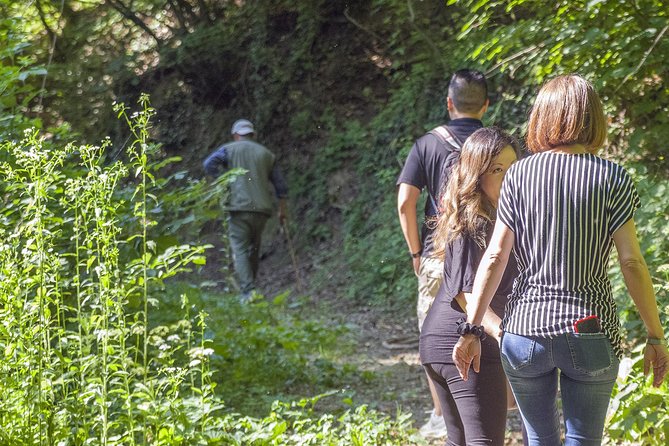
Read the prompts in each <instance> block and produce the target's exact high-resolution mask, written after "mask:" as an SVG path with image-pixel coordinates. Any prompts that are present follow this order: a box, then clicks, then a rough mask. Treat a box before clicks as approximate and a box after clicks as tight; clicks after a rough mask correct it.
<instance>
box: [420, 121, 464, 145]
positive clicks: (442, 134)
mask: <svg viewBox="0 0 669 446" xmlns="http://www.w3.org/2000/svg"><path fill="white" fill-rule="evenodd" d="M428 133H430V134H432V135H434V136H436V137H437V139H438V140H439V141H440V142H441V143H442V144H448V145H449V146H451V147H453V148H455V149H460V148H461V147H462V143H461V142H460V141H459V140H458V138H456V137H455V135H454V134H453V133H452V132H451V131H450V130H449V128H448V127H446V126H445V125H440V126H439V127H435V128H433V129H432V130H430V131H429V132H428Z"/></svg>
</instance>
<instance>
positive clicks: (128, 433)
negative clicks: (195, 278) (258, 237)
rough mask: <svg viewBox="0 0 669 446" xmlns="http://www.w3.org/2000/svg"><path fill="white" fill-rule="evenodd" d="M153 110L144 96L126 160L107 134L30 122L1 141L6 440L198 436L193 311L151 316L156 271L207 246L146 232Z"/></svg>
mask: <svg viewBox="0 0 669 446" xmlns="http://www.w3.org/2000/svg"><path fill="white" fill-rule="evenodd" d="M124 113H125V112H124V111H122V114H123V115H124ZM150 114H151V111H150V109H149V108H146V107H145V108H144V110H143V111H142V112H140V113H138V114H137V115H136V116H135V118H134V119H133V125H134V126H135V127H133V129H134V130H137V131H138V132H137V133H136V136H137V139H136V141H135V142H134V143H133V144H132V145H131V146H130V147H129V149H128V154H129V158H130V162H129V163H128V164H127V165H125V164H122V163H120V162H116V163H112V164H107V165H105V164H104V163H103V160H104V158H103V156H104V153H105V148H106V147H107V146H108V143H105V145H103V146H102V147H92V146H79V147H75V146H73V145H68V146H66V147H52V146H50V145H49V144H48V143H47V142H46V141H45V140H44V139H43V138H41V137H40V136H39V134H38V133H37V132H34V131H29V132H27V133H26V137H25V139H24V140H22V141H20V142H17V143H14V142H8V143H4V144H3V146H2V150H3V151H5V152H6V153H7V154H8V160H7V161H6V162H4V163H2V164H1V165H0V178H1V181H2V182H1V183H0V186H1V188H2V189H1V193H2V196H3V199H4V202H5V206H4V208H3V211H2V214H1V219H0V234H1V239H2V245H3V246H2V249H0V252H1V254H0V313H1V317H2V320H3V324H2V327H0V348H1V349H2V351H3V356H2V358H0V367H1V368H2V372H3V373H2V374H0V388H1V389H2V391H3V392H4V394H6V395H7V396H8V397H7V398H4V399H3V400H2V402H0V412H1V413H2V417H0V431H2V432H3V434H2V435H4V436H5V440H6V443H7V444H17V445H20V444H37V443H39V444H43V443H44V442H46V443H48V444H64V443H62V442H63V441H67V442H69V443H68V444H137V443H151V444H168V443H167V442H166V438H167V436H171V437H172V438H176V437H180V438H189V439H191V440H193V441H199V440H197V439H203V438H204V437H205V433H204V432H205V427H206V425H207V423H208V420H209V419H210V417H211V414H212V413H213V412H214V411H215V410H216V409H217V408H220V407H222V406H221V404H220V402H219V401H218V400H217V399H216V398H215V397H214V395H213V386H212V383H211V379H210V378H211V372H210V370H209V366H208V356H209V355H210V354H211V349H210V348H209V346H208V341H207V340H206V338H204V337H203V336H202V334H203V332H204V330H205V328H206V325H205V322H204V315H203V314H199V315H194V317H191V316H190V315H188V314H184V313H182V318H181V320H180V321H179V323H178V324H175V325H173V326H170V327H165V326H162V327H155V328H153V329H150V326H149V308H150V307H151V303H152V301H153V300H155V298H156V294H155V293H156V292H157V291H159V290H160V286H161V284H162V283H163V281H164V280H166V279H167V278H169V277H171V276H173V275H174V274H176V273H177V272H179V271H182V270H185V269H187V268H188V267H189V265H192V264H199V263H202V262H203V252H204V247H201V246H189V245H173V246H169V247H166V248H165V249H160V250H159V249H157V248H156V245H155V243H153V242H152V240H151V238H150V229H151V228H152V227H153V226H154V222H153V221H151V220H150V215H149V213H148V212H147V210H148V209H149V206H150V205H149V197H150V194H151V193H150V187H151V174H150V172H148V171H147V153H146V150H145V149H146V148H147V140H146V137H147V132H146V130H147V128H148V120H149V118H150ZM66 165H67V168H64V166H66ZM130 171H132V172H133V173H134V177H135V181H133V182H132V183H133V184H134V193H133V195H132V201H131V202H130V203H124V202H122V201H121V200H120V199H119V197H118V195H117V192H118V190H119V185H120V184H121V183H122V182H123V181H128V180H129V178H128V173H129V172H130ZM124 212H125V213H124ZM133 223H134V224H133ZM126 224H127V226H126ZM133 228H135V229H134V230H133V231H131V232H130V233H126V232H125V231H127V230H128V229H131V230H132V229H133ZM129 246H132V247H133V249H128V247H129ZM129 253H136V254H137V256H135V257H133V256H128V255H127V254H129ZM168 434H169V435H168ZM170 444H174V443H170Z"/></svg>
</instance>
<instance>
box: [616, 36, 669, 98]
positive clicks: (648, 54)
mask: <svg viewBox="0 0 669 446" xmlns="http://www.w3.org/2000/svg"><path fill="white" fill-rule="evenodd" d="M668 29H669V25H665V27H664V28H662V30H661V31H660V32H659V33H657V36H655V41H653V44H652V45H651V46H650V48H648V49H647V50H646V52H645V53H644V54H643V57H642V58H641V61H640V62H639V64H638V65H637V66H636V68H635V69H634V70H632V72H631V73H629V74H628V75H627V76H625V77H624V78H623V81H622V82H621V83H620V85H618V88H616V90H615V93H617V92H618V90H620V88H621V87H622V86H623V84H625V82H627V81H628V80H630V79H631V78H632V76H634V75H635V74H636V73H637V72H638V71H639V70H640V69H641V67H642V66H643V64H645V63H646V59H648V56H650V53H652V52H653V49H655V46H656V45H657V42H659V41H660V39H661V38H662V36H664V33H666V32H667V30H668Z"/></svg>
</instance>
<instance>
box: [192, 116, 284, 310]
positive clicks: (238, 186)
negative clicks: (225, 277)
mask: <svg viewBox="0 0 669 446" xmlns="http://www.w3.org/2000/svg"><path fill="white" fill-rule="evenodd" d="M254 133H255V130H254V128H253V124H252V123H251V122H250V121H248V120H246V119H239V120H237V121H235V123H234V124H233V125H232V137H233V139H234V141H232V142H229V143H226V144H223V145H222V146H220V147H219V148H218V149H216V150H215V151H214V153H212V154H211V155H210V156H209V157H208V158H207V159H206V160H205V161H204V170H205V172H206V173H207V175H210V176H213V177H217V176H219V175H220V174H221V173H222V172H223V171H225V170H228V169H234V168H242V169H244V170H245V171H246V173H244V174H242V175H239V176H238V177H237V178H236V179H235V181H234V182H233V183H232V184H231V186H230V197H229V201H228V203H227V205H226V210H227V211H228V230H229V234H228V236H229V238H230V247H231V248H232V255H233V260H234V266H235V273H236V274H237V279H238V282H239V288H240V291H241V296H242V299H243V300H245V301H246V300H248V299H249V298H250V297H251V294H252V292H253V291H254V290H255V278H256V275H257V273H258V257H259V252H260V242H261V236H262V232H263V229H264V227H265V223H266V222H267V219H268V218H269V217H270V216H271V215H272V213H273V210H274V202H273V199H272V195H271V188H270V183H272V184H273V185H274V191H275V193H276V196H277V198H278V199H279V212H278V217H279V221H280V222H281V224H284V223H285V219H286V196H287V194H288V190H287V187H286V183H285V181H284V179H283V176H282V175H281V172H280V171H279V169H278V167H277V165H276V162H275V159H276V157H275V156H274V154H273V153H272V152H270V151H269V150H268V149H267V148H266V147H265V146H263V145H261V144H258V143H257V142H256V141H254V140H253V136H254Z"/></svg>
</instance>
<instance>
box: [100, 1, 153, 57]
mask: <svg viewBox="0 0 669 446" xmlns="http://www.w3.org/2000/svg"><path fill="white" fill-rule="evenodd" d="M105 3H107V4H108V5H110V6H111V7H112V8H114V9H115V10H117V11H118V12H119V13H120V14H121V15H122V16H123V17H125V18H126V19H128V20H130V21H131V22H132V23H134V24H135V25H137V26H138V27H139V28H141V29H142V30H143V31H144V32H145V33H147V34H148V35H150V36H151V37H152V38H153V40H155V41H156V43H157V44H158V46H162V44H163V41H162V40H160V39H159V38H158V36H157V35H156V33H154V32H153V31H152V30H151V28H149V26H148V25H147V24H146V23H144V21H143V20H142V19H140V18H139V17H138V16H137V15H136V14H135V13H134V12H133V11H132V10H131V9H130V8H129V7H128V6H126V5H125V4H124V3H123V2H122V1H121V0H105Z"/></svg>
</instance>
